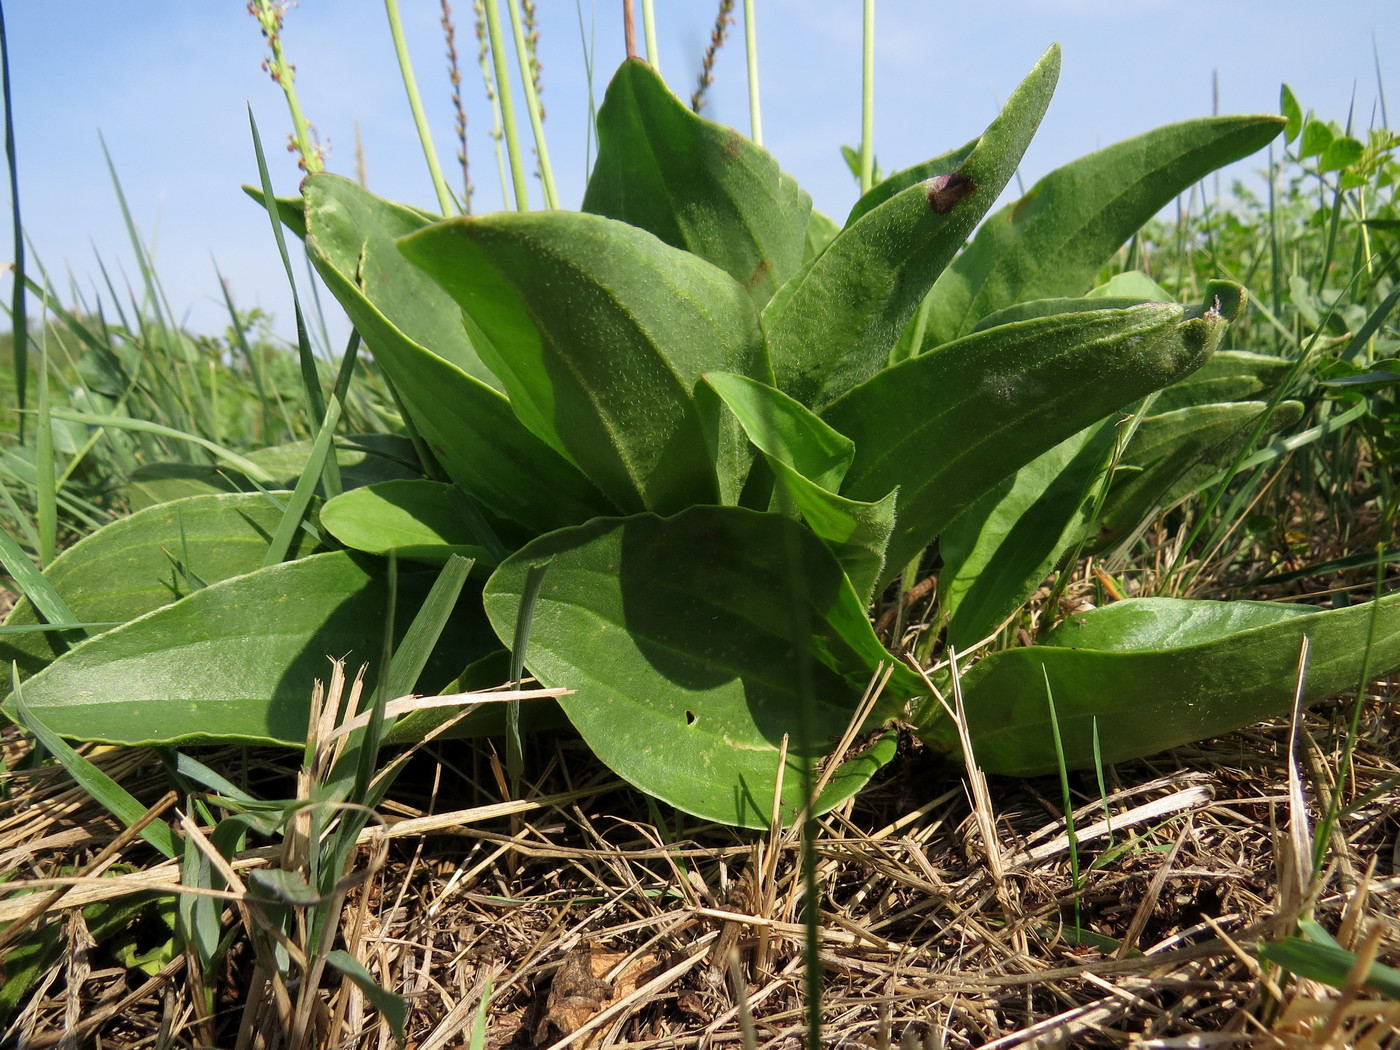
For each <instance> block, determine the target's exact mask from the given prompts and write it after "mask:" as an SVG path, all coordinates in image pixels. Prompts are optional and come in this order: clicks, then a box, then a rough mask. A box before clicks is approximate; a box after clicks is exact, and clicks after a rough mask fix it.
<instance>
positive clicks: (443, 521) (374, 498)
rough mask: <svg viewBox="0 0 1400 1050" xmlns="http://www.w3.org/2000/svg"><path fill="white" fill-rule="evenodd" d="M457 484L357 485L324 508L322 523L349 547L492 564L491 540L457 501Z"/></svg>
mask: <svg viewBox="0 0 1400 1050" xmlns="http://www.w3.org/2000/svg"><path fill="white" fill-rule="evenodd" d="M451 491H452V486H451V485H444V484H442V483H440V482H436V481H423V480H421V479H419V480H413V481H387V482H384V483H383V484H380V485H370V486H368V487H365V488H358V489H351V490H350V491H348V492H345V493H342V494H341V495H339V496H337V497H336V498H335V499H333V500H331V501H329V502H328V503H327V504H326V505H325V506H324V507H323V508H322V509H321V526H322V527H323V528H324V529H325V530H326V531H327V532H329V533H330V534H331V535H332V536H334V537H335V538H336V539H338V540H339V541H340V542H341V543H343V544H345V545H346V546H347V547H351V548H353V549H354V550H358V551H367V552H369V553H370V554H387V553H388V552H389V551H391V550H392V551H395V552H397V553H398V555H399V557H401V558H426V559H431V560H433V561H444V560H446V559H447V558H448V557H450V556H451V555H453V554H458V555H461V556H462V557H465V558H474V559H476V560H477V561H478V562H489V560H490V555H489V554H488V552H487V548H486V546H485V544H484V543H483V542H482V541H481V538H480V537H478V536H477V535H476V534H475V533H474V532H473V531H472V529H471V528H470V526H469V525H468V523H467V522H465V521H463V520H462V516H461V514H459V513H458V512H457V510H456V508H455V507H454V506H453V504H452V498H451Z"/></svg>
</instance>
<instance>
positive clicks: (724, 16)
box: [690, 0, 734, 113]
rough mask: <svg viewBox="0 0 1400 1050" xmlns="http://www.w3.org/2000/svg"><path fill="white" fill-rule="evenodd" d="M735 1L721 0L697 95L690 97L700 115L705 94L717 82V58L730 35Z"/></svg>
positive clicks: (696, 91)
mask: <svg viewBox="0 0 1400 1050" xmlns="http://www.w3.org/2000/svg"><path fill="white" fill-rule="evenodd" d="M733 14H734V0H720V4H719V12H718V13H717V14H716V15H715V27H714V29H712V30H711V31H710V43H709V46H708V47H706V48H705V57H704V58H703V59H702V60H701V62H700V82H699V83H698V84H697V85H696V87H695V93H694V94H693V95H691V96H690V108H691V109H692V110H694V111H695V112H696V113H699V112H700V110H701V109H703V108H704V106H705V93H706V92H707V91H709V90H710V85H711V84H713V83H714V82H715V58H716V57H717V56H718V55H719V49H720V48H721V47H723V46H724V40H725V37H727V36H728V35H729V27H730V25H731V24H732V23H733V21H734V19H733V18H732V17H731V16H732V15H733Z"/></svg>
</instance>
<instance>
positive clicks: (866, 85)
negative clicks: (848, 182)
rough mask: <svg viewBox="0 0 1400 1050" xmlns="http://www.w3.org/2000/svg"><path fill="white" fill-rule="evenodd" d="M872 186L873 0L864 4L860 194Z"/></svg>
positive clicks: (873, 168)
mask: <svg viewBox="0 0 1400 1050" xmlns="http://www.w3.org/2000/svg"><path fill="white" fill-rule="evenodd" d="M873 185H875V0H865V40H864V45H863V48H862V62H861V86H860V192H861V193H868V192H870V187H871V186H873Z"/></svg>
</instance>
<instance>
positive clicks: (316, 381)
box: [248, 106, 326, 419]
mask: <svg viewBox="0 0 1400 1050" xmlns="http://www.w3.org/2000/svg"><path fill="white" fill-rule="evenodd" d="M248 126H249V127H250V128H251V129H252V134H253V152H254V153H255V154H256V155H257V158H258V182H259V184H260V185H261V186H262V192H263V202H264V203H265V204H266V206H267V217H268V220H269V221H270V222H271V223H272V236H273V238H274V239H275V240H276V241H277V254H278V255H280V256H281V258H282V269H283V270H285V271H286V274H287V284H288V285H290V286H291V290H292V312H293V314H294V315H295V317H296V326H297V356H298V358H299V359H300V361H301V380H302V383H303V384H304V385H305V387H306V403H307V405H308V406H309V407H310V410H311V417H312V418H313V419H323V418H325V415H326V399H325V397H324V396H323V395H322V393H321V380H320V375H319V374H318V372H317V369H316V359H315V357H314V356H313V355H312V353H311V340H310V339H309V338H308V337H307V334H306V317H305V315H304V314H303V313H302V309H301V299H300V298H299V297H298V296H297V282H296V278H295V277H293V276H292V262H291V258H290V257H289V256H288V255H287V240H286V238H285V237H283V236H282V220H281V216H279V215H278V213H277V198H276V195H275V194H274V193H273V192H272V177H271V176H270V175H268V172H267V157H266V156H265V155H264V154H263V147H262V137H261V136H260V135H259V134H258V123H257V121H256V120H254V119H253V107H252V106H249V107H248Z"/></svg>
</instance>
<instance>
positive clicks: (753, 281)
mask: <svg viewBox="0 0 1400 1050" xmlns="http://www.w3.org/2000/svg"><path fill="white" fill-rule="evenodd" d="M772 273H773V264H772V263H771V262H769V261H768V260H767V259H759V260H758V265H757V266H755V267H754V268H753V273H751V274H749V279H748V280H747V281H745V282H744V287H745V288H757V287H758V285H759V284H760V283H761V282H763V281H766V280H767V279H768V278H769V276H770V275H771V274H772Z"/></svg>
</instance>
